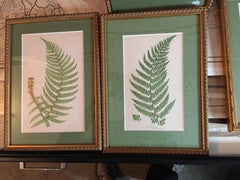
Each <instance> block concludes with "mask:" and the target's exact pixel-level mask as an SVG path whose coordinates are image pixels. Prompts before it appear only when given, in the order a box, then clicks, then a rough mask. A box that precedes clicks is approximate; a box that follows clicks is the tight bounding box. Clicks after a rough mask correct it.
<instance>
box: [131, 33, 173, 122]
mask: <svg viewBox="0 0 240 180" xmlns="http://www.w3.org/2000/svg"><path fill="white" fill-rule="evenodd" d="M174 37H175V36H171V37H168V38H166V39H164V40H163V41H160V42H159V43H158V44H156V45H155V46H153V47H151V48H150V50H148V51H147V53H146V54H144V56H143V61H142V62H140V61H139V62H138V63H139V66H140V69H136V75H134V74H131V77H132V79H130V83H131V85H132V89H131V92H132V94H133V95H134V97H135V98H133V99H132V101H133V103H134V106H135V108H136V109H137V110H138V112H139V113H141V114H143V115H145V116H147V117H149V118H150V119H151V121H152V123H157V124H159V125H164V124H165V120H166V117H165V116H166V115H167V114H168V113H169V112H170V111H171V109H172V108H173V106H174V103H175V100H173V101H171V102H169V99H170V98H169V92H168V83H169V79H167V65H168V63H169V59H168V57H167V56H168V54H169V48H170V43H171V42H172V40H173V39H174ZM135 116H137V115H135ZM135 116H134V117H135Z"/></svg>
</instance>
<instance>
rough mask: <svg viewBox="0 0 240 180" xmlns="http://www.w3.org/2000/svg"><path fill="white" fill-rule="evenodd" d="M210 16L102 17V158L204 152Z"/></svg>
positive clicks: (181, 12)
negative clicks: (116, 155) (207, 31)
mask: <svg viewBox="0 0 240 180" xmlns="http://www.w3.org/2000/svg"><path fill="white" fill-rule="evenodd" d="M205 37H206V36H205V10H204V9H203V8H201V9H184V10H175V11H154V12H144V13H141V12H140V13H121V14H111V15H104V16H102V17H101V44H102V60H103V62H102V72H103V73H102V93H103V107H102V109H103V120H104V122H103V129H104V130H103V131H104V152H106V153H116V152H117V153H163V154H205V153H207V152H208V147H207V110H206V107H207V106H206V105H207V103H206V92H207V90H206V88H207V87H206V42H205Z"/></svg>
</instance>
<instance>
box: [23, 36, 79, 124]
mask: <svg viewBox="0 0 240 180" xmlns="http://www.w3.org/2000/svg"><path fill="white" fill-rule="evenodd" d="M41 40H42V41H43V42H44V43H45V45H46V52H47V55H46V64H47V66H46V69H45V83H44V87H43V94H42V95H40V96H35V95H34V78H33V77H29V79H28V93H29V94H30V97H31V99H32V101H31V103H30V104H29V106H30V105H33V104H34V105H35V106H34V107H33V108H32V109H31V111H30V112H29V115H32V118H31V121H30V124H32V126H31V127H36V126H38V125H40V124H42V123H45V125H46V127H50V123H63V122H64V121H65V120H63V119H62V118H61V117H63V116H66V115H68V112H67V111H68V110H70V109H72V108H73V107H69V105H67V103H69V102H71V101H73V100H74V99H75V95H76V93H77V91H78V84H77V81H78V71H77V64H76V62H75V60H73V59H72V58H71V56H69V55H66V54H65V53H64V52H63V50H62V49H61V48H60V47H59V46H58V45H57V44H56V43H54V42H51V41H47V40H45V39H43V38H41Z"/></svg>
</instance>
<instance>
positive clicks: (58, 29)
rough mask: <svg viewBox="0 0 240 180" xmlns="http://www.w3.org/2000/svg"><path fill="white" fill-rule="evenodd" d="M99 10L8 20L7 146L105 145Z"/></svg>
mask: <svg viewBox="0 0 240 180" xmlns="http://www.w3.org/2000/svg"><path fill="white" fill-rule="evenodd" d="M98 24H99V22H98V14H95V13H92V14H76V15H63V16H52V17H36V18H21V19H8V20H7V22H6V27H7V28H6V29H7V30H6V50H7V53H6V113H5V115H6V116H5V126H6V128H5V129H6V133H5V136H6V137H5V148H6V149H11V150H23V149H24V150H25V149H27V150H42V149H44V150H99V149H101V129H100V128H101V121H100V118H99V117H100V94H99V90H100V89H99V88H100V81H99V73H100V70H99V68H98V67H99V57H98V54H99V53H98V50H99V45H98V34H99V33H98V28H99V25H98Z"/></svg>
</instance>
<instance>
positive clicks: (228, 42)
mask: <svg viewBox="0 0 240 180" xmlns="http://www.w3.org/2000/svg"><path fill="white" fill-rule="evenodd" d="M236 2H237V1H236ZM227 3H228V1H227V0H220V1H219V6H220V15H221V19H220V21H221V30H222V40H223V41H222V42H223V51H224V70H225V73H226V76H225V77H226V78H225V80H226V91H227V117H228V130H229V131H240V122H239V113H238V110H237V101H239V98H237V96H238V95H237V94H238V93H239V92H238V91H237V90H236V86H237V82H236V81H235V80H234V78H236V77H237V76H238V74H237V72H238V71H236V70H235V72H234V67H233V66H234V64H235V66H236V65H237V64H236V63H237V62H238V59H237V56H236V50H233V49H235V48H236V47H234V45H235V44H233V39H239V38H240V36H234V35H236V27H233V26H232V23H235V21H236V20H235V19H237V18H238V17H235V18H232V19H230V15H229V13H230V12H229V11H230V10H231V11H232V12H235V11H236V9H233V8H234V7H228V4H227ZM239 3H240V2H239ZM228 8H229V9H228ZM231 8H232V9H231ZM235 13H236V12H235ZM233 53H235V54H234V55H233Z"/></svg>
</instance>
